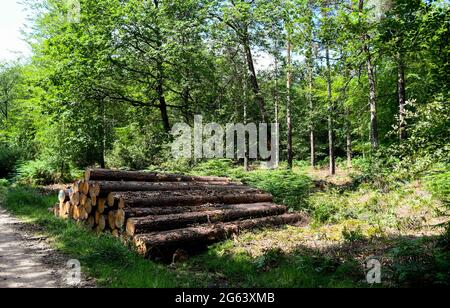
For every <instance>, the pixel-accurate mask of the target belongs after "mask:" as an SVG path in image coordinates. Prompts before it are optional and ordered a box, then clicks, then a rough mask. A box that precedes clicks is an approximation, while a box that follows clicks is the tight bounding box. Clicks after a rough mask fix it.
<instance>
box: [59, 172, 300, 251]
mask: <svg viewBox="0 0 450 308" xmlns="http://www.w3.org/2000/svg"><path fill="white" fill-rule="evenodd" d="M58 199H59V202H58V204H57V205H55V207H54V209H53V211H54V214H55V215H56V216H58V217H61V218H63V219H73V220H76V221H81V222H84V223H85V224H86V225H87V226H88V227H89V228H91V229H93V230H95V231H96V232H99V233H100V232H110V233H111V234H113V235H115V236H123V237H124V238H127V239H130V240H132V241H133V242H134V243H135V245H136V246H137V248H138V250H139V251H140V252H141V253H142V254H144V255H145V256H148V257H152V256H154V255H156V252H157V251H159V250H160V249H163V248H167V247H172V248H175V249H176V248H180V247H182V246H185V245H191V244H199V243H204V244H208V243H212V242H216V241H220V240H223V239H226V238H228V237H230V236H231V235H233V234H235V233H238V232H239V231H241V230H245V229H252V228H255V227H261V226H273V225H284V224H291V223H296V222H298V221H299V220H301V219H302V218H301V216H300V215H298V214H288V213H287V209H286V207H285V206H281V205H276V204H274V203H273V199H272V196H271V195H270V194H267V193H265V192H263V191H261V190H258V189H255V188H251V187H248V186H245V185H242V184H241V183H237V182H232V181H230V180H229V179H227V178H220V177H201V176H186V175H176V174H157V173H150V172H142V171H121V170H109V169H88V170H87V171H86V173H85V177H84V179H82V180H80V181H77V182H75V183H74V184H73V185H72V186H71V187H69V188H67V189H65V190H61V191H60V192H59V195H58Z"/></svg>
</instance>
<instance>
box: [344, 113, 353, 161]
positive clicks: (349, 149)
mask: <svg viewBox="0 0 450 308" xmlns="http://www.w3.org/2000/svg"><path fill="white" fill-rule="evenodd" d="M345 113H346V118H347V119H346V129H345V134H346V139H347V147H346V152H347V167H349V168H351V167H352V156H353V150H352V128H351V122H350V111H349V110H348V108H347V109H346V111H345Z"/></svg>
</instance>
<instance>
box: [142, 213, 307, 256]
mask: <svg viewBox="0 0 450 308" xmlns="http://www.w3.org/2000/svg"><path fill="white" fill-rule="evenodd" d="M300 220H302V216H301V215H300V214H284V215H280V216H271V217H263V218H257V219H247V220H242V221H236V222H230V223H218V224H215V225H212V226H199V227H190V228H185V229H178V230H171V231H163V232H155V233H150V234H140V235H136V236H135V238H134V243H135V245H136V246H137V248H138V251H139V252H140V253H141V254H143V255H144V256H146V257H152V256H153V253H154V252H157V250H158V249H159V248H164V247H168V246H169V247H170V246H171V247H174V246H184V245H189V244H200V243H204V244H209V243H214V242H218V241H221V240H224V239H227V238H229V237H230V236H232V235H233V234H237V233H239V232H240V231H242V230H247V229H253V228H257V227H264V226H274V225H284V224H291V223H296V222H298V221H300Z"/></svg>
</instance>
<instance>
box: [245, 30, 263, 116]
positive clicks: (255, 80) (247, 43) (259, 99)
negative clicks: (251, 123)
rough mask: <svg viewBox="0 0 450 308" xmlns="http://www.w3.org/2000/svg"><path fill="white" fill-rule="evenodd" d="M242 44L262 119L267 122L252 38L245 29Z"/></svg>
mask: <svg viewBox="0 0 450 308" xmlns="http://www.w3.org/2000/svg"><path fill="white" fill-rule="evenodd" d="M242 44H243V46H244V51H245V57H246V60H247V66H248V72H249V78H250V84H251V86H252V90H253V94H254V95H255V99H256V103H257V104H258V107H259V112H260V115H261V121H262V122H264V123H265V122H266V120H267V112H266V106H265V102H264V98H263V96H262V94H261V89H260V88H259V84H258V78H257V77H256V69H255V64H254V62H253V55H252V50H251V48H250V39H249V37H248V33H247V31H245V34H244V36H243V37H242Z"/></svg>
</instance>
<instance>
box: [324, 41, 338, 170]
mask: <svg viewBox="0 0 450 308" xmlns="http://www.w3.org/2000/svg"><path fill="white" fill-rule="evenodd" d="M326 61H327V91H328V148H329V159H330V175H334V174H336V160H335V154H334V119H333V117H334V108H333V101H332V93H331V66H330V49H329V47H328V46H327V48H326Z"/></svg>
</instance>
